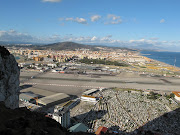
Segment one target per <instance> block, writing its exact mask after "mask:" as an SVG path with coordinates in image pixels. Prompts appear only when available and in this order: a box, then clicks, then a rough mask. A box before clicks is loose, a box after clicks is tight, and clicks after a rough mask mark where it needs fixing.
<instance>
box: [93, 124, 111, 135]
mask: <svg viewBox="0 0 180 135" xmlns="http://www.w3.org/2000/svg"><path fill="white" fill-rule="evenodd" d="M107 130H108V128H107V127H103V126H100V127H99V128H98V129H97V131H96V132H95V134H96V135H101V133H102V132H103V133H106V132H107Z"/></svg>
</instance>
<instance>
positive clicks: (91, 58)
mask: <svg viewBox="0 0 180 135" xmlns="http://www.w3.org/2000/svg"><path fill="white" fill-rule="evenodd" d="M8 49H9V51H10V52H11V53H12V54H13V55H14V56H15V57H16V58H17V57H18V59H17V61H18V65H19V67H20V71H21V72H20V92H21V93H20V95H19V99H20V101H19V103H20V107H26V108H28V109H29V110H31V111H38V112H43V113H45V114H46V115H45V117H50V118H52V119H54V120H56V121H57V122H59V123H60V124H61V125H62V126H63V127H65V128H68V129H69V131H70V132H79V131H82V132H90V133H95V134H97V135H100V134H101V132H102V131H103V132H104V133H105V132H109V133H114V134H118V133H120V134H123V133H124V134H126V133H127V134H128V133H130V132H131V133H136V132H137V131H136V129H137V128H140V127H144V128H143V130H155V128H157V127H156V126H155V125H156V123H154V122H151V121H153V120H154V119H156V118H158V117H160V116H161V115H163V114H164V113H167V112H170V111H173V110H175V109H177V108H178V107H179V101H180V99H179V98H180V96H179V94H180V92H178V90H179V84H178V81H179V77H180V73H179V69H178V68H177V67H173V66H170V65H167V64H165V63H161V62H158V61H155V60H152V59H149V58H147V57H145V56H141V55H140V54H139V52H138V51H134V50H127V49H109V48H106V47H101V48H100V47H98V49H99V51H92V50H90V49H85V48H80V49H75V50H74V51H67V50H60V51H58V50H56V51H54V50H31V49H29V48H16V47H9V48H8ZM166 84H168V85H166ZM174 84H176V85H174ZM157 126H160V125H157ZM176 126H177V125H176V124H175V125H174V127H176ZM159 128H161V130H162V131H164V132H171V130H174V129H168V130H167V129H166V128H165V127H163V126H161V127H158V129H159Z"/></svg>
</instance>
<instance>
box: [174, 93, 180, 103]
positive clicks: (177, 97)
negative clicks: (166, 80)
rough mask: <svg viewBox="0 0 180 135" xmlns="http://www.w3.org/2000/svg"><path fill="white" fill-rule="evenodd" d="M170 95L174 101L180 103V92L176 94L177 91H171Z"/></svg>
mask: <svg viewBox="0 0 180 135" xmlns="http://www.w3.org/2000/svg"><path fill="white" fill-rule="evenodd" d="M172 93H173V94H174V95H175V97H174V98H175V99H176V100H178V101H180V92H178V91H173V92H172Z"/></svg>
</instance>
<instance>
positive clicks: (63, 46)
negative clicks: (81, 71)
mask: <svg viewBox="0 0 180 135" xmlns="http://www.w3.org/2000/svg"><path fill="white" fill-rule="evenodd" d="M32 47H33V49H39V50H47V49H52V50H75V49H80V48H84V49H90V50H94V51H95V50H99V49H98V48H96V47H97V46H93V45H83V44H78V43H74V42H58V43H53V44H48V45H41V46H32Z"/></svg>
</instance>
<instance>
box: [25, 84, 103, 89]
mask: <svg viewBox="0 0 180 135" xmlns="http://www.w3.org/2000/svg"><path fill="white" fill-rule="evenodd" d="M23 84H31V85H50V86H60V87H85V88H91V87H92V88H94V87H95V86H80V85H63V84H43V83H23ZM95 88H105V87H95Z"/></svg>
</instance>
